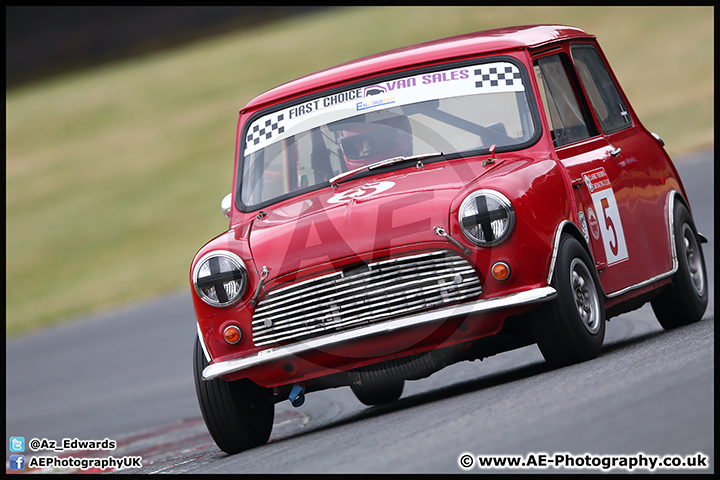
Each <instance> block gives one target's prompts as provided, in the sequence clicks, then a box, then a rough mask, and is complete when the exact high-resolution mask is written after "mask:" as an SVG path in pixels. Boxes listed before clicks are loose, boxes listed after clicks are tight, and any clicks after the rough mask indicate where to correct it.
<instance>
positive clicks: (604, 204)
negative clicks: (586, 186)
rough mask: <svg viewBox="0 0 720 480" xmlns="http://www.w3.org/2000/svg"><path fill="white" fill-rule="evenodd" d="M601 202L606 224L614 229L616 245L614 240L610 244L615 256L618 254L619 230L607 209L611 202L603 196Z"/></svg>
mask: <svg viewBox="0 0 720 480" xmlns="http://www.w3.org/2000/svg"><path fill="white" fill-rule="evenodd" d="M600 203H601V204H602V208H603V217H605V226H606V227H607V228H609V229H612V233H613V240H614V245H613V242H612V241H610V242H608V243H609V244H610V250H612V253H613V255H614V256H617V254H618V241H617V231H616V230H615V224H614V223H613V221H612V218H610V216H609V215H608V213H607V209H608V208H610V204H609V203H608V200H607V198H601V199H600Z"/></svg>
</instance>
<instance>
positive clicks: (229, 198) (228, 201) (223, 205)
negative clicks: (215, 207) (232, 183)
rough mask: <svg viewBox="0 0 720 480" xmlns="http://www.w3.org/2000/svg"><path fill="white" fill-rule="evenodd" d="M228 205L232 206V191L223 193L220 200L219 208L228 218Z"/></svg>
mask: <svg viewBox="0 0 720 480" xmlns="http://www.w3.org/2000/svg"><path fill="white" fill-rule="evenodd" d="M230 207H232V193H228V194H227V195H225V198H223V199H222V202H220V209H221V210H222V212H223V215H225V216H226V217H227V218H228V219H230Z"/></svg>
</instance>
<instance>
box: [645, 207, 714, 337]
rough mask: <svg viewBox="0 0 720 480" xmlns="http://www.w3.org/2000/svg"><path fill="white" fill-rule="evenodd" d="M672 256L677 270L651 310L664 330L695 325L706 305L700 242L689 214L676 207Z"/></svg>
mask: <svg viewBox="0 0 720 480" xmlns="http://www.w3.org/2000/svg"><path fill="white" fill-rule="evenodd" d="M674 215H675V219H674V222H673V223H674V225H673V229H674V232H675V252H676V254H677V261H678V269H677V272H675V275H674V276H673V280H672V284H671V285H670V287H668V288H667V289H665V290H664V291H663V292H661V293H660V294H659V295H658V296H657V297H655V298H654V299H653V300H652V302H651V305H652V309H653V312H655V317H656V318H657V319H658V321H659V322H660V325H662V327H663V328H665V329H671V328H676V327H679V326H682V325H687V324H689V323H693V322H697V321H698V320H700V319H701V318H702V316H703V314H704V313H705V309H706V308H707V304H708V282H707V271H706V270H705V257H704V256H703V251H702V247H701V246H700V238H699V236H698V234H697V230H696V229H695V223H694V222H693V219H692V216H691V215H690V212H689V211H688V209H687V208H686V207H685V205H683V204H682V203H680V202H676V203H675V211H674Z"/></svg>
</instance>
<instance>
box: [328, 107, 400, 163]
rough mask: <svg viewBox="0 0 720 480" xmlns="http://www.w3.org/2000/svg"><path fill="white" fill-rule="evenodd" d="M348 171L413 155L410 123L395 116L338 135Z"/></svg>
mask: <svg viewBox="0 0 720 480" xmlns="http://www.w3.org/2000/svg"><path fill="white" fill-rule="evenodd" d="M338 137H339V140H340V146H341V147H342V151H343V154H344V156H345V162H346V163H347V166H348V169H349V170H353V169H355V168H360V167H364V166H366V165H370V164H372V163H375V162H379V161H381V160H385V159H387V158H393V157H398V156H409V155H411V154H412V134H411V132H410V121H409V120H408V119H407V117H404V116H400V115H398V116H395V117H391V118H387V119H383V120H380V121H378V122H376V123H354V124H352V127H351V126H350V125H348V127H346V128H345V129H344V130H340V131H338Z"/></svg>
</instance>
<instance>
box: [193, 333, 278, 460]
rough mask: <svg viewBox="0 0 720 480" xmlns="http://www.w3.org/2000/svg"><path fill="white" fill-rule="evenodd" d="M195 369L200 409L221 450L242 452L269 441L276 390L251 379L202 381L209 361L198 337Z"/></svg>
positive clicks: (230, 452) (196, 390) (231, 452)
mask: <svg viewBox="0 0 720 480" xmlns="http://www.w3.org/2000/svg"><path fill="white" fill-rule="evenodd" d="M193 353H194V357H195V358H194V360H195V362H194V364H193V372H194V376H195V392H196V393H197V398H198V403H199V404H200V411H201V412H202V416H203V419H204V420H205V425H206V426H207V429H208V431H209V432H210V435H211V436H212V437H213V440H215V443H216V444H217V446H218V447H220V450H222V451H224V452H226V453H229V454H234V453H239V452H242V451H243V450H247V449H250V448H253V447H257V446H259V445H262V444H264V443H267V441H268V439H269V438H270V431H271V430H272V426H273V418H274V415H275V404H274V402H273V399H272V394H273V391H272V389H270V388H264V387H261V386H259V385H257V384H256V383H254V382H252V381H251V380H247V379H243V380H236V381H234V382H226V381H224V380H221V379H219V378H217V379H213V380H208V381H203V379H202V371H203V369H204V368H205V367H206V366H207V365H208V362H207V360H206V359H205V355H204V354H203V351H202V347H201V346H200V340H197V339H196V340H195V351H194V352H193Z"/></svg>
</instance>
